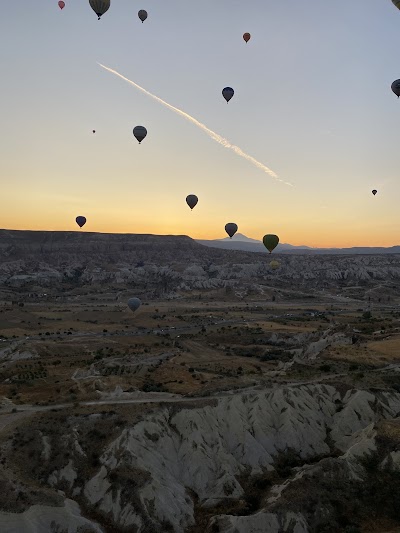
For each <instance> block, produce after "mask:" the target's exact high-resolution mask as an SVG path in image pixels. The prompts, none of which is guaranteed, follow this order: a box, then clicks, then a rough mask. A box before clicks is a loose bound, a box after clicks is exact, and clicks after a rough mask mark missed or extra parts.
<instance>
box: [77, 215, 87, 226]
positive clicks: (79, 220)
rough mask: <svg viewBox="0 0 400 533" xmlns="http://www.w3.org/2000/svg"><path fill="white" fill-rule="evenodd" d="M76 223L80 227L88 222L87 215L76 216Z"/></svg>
mask: <svg viewBox="0 0 400 533" xmlns="http://www.w3.org/2000/svg"><path fill="white" fill-rule="evenodd" d="M75 220H76V223H77V224H78V226H79V227H80V228H82V226H84V225H85V224H86V218H85V217H76V219H75Z"/></svg>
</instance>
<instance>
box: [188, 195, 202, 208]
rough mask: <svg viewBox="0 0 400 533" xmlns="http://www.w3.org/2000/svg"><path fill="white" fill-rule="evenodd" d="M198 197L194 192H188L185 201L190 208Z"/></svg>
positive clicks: (194, 204)
mask: <svg viewBox="0 0 400 533" xmlns="http://www.w3.org/2000/svg"><path fill="white" fill-rule="evenodd" d="M198 201H199V199H198V198H197V196H196V195H195V194H189V196H186V203H187V205H188V206H189V207H190V209H193V207H195V206H196V204H197V202H198Z"/></svg>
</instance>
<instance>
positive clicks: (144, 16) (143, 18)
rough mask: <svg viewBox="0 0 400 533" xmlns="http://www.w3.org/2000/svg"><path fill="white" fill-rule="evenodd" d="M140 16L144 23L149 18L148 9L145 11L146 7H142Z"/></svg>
mask: <svg viewBox="0 0 400 533" xmlns="http://www.w3.org/2000/svg"><path fill="white" fill-rule="evenodd" d="M138 17H139V18H140V20H141V21H142V23H143V22H144V21H145V20H146V19H147V11H145V10H144V9H141V10H140V11H139V13H138Z"/></svg>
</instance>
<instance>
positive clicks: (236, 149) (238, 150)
mask: <svg viewBox="0 0 400 533" xmlns="http://www.w3.org/2000/svg"><path fill="white" fill-rule="evenodd" d="M97 64H98V65H100V67H102V68H104V69H105V70H108V72H111V73H112V74H115V75H116V76H118V77H119V78H121V79H122V80H125V81H127V82H128V83H130V84H131V85H133V86H134V87H136V89H139V91H142V92H143V93H144V94H147V96H150V97H151V98H153V99H154V100H156V101H157V102H160V104H162V105H164V106H165V107H167V108H168V109H171V111H174V112H175V113H177V114H178V115H181V117H183V118H185V119H186V120H189V122H191V123H192V124H194V125H195V126H197V127H198V128H200V129H201V130H203V131H204V132H205V133H206V134H207V135H208V136H209V137H211V139H213V140H214V141H216V142H217V143H219V144H221V145H222V146H224V147H225V148H229V149H230V150H233V151H234V152H235V154H236V155H239V156H240V157H243V158H244V159H246V160H247V161H249V162H250V163H252V164H253V165H255V166H256V167H257V168H259V169H260V170H262V171H263V172H265V173H266V174H268V175H269V176H271V177H272V178H274V179H275V180H277V181H280V182H281V183H284V184H285V185H289V186H290V187H293V185H292V184H291V183H289V182H287V181H284V180H283V179H281V178H280V177H279V176H278V175H277V174H276V173H275V172H274V171H273V170H271V169H270V168H268V167H267V166H265V165H263V164H262V163H260V161H257V159H255V158H254V157H252V156H251V155H249V154H246V153H245V152H243V150H242V149H241V148H239V146H235V145H234V144H231V143H230V142H229V141H228V140H227V139H225V138H224V137H221V135H218V133H215V131H212V130H210V128H207V126H205V125H204V124H202V123H201V122H199V121H198V120H196V119H195V118H193V117H192V116H190V115H188V114H187V113H185V112H184V111H182V110H181V109H178V108H177V107H174V106H173V105H171V104H169V103H168V102H165V101H164V100H162V99H161V98H159V97H158V96H156V95H155V94H152V93H151V92H149V91H147V90H146V89H144V88H143V87H141V86H140V85H138V84H137V83H135V82H134V81H132V80H130V79H128V78H126V77H125V76H123V75H122V74H120V73H119V72H117V71H116V70H113V69H112V68H109V67H106V66H105V65H102V64H101V63H97Z"/></svg>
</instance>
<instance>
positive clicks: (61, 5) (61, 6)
mask: <svg viewBox="0 0 400 533" xmlns="http://www.w3.org/2000/svg"><path fill="white" fill-rule="evenodd" d="M58 7H59V8H60V9H64V7H65V2H63V1H62V0H60V1H59V2H58Z"/></svg>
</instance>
